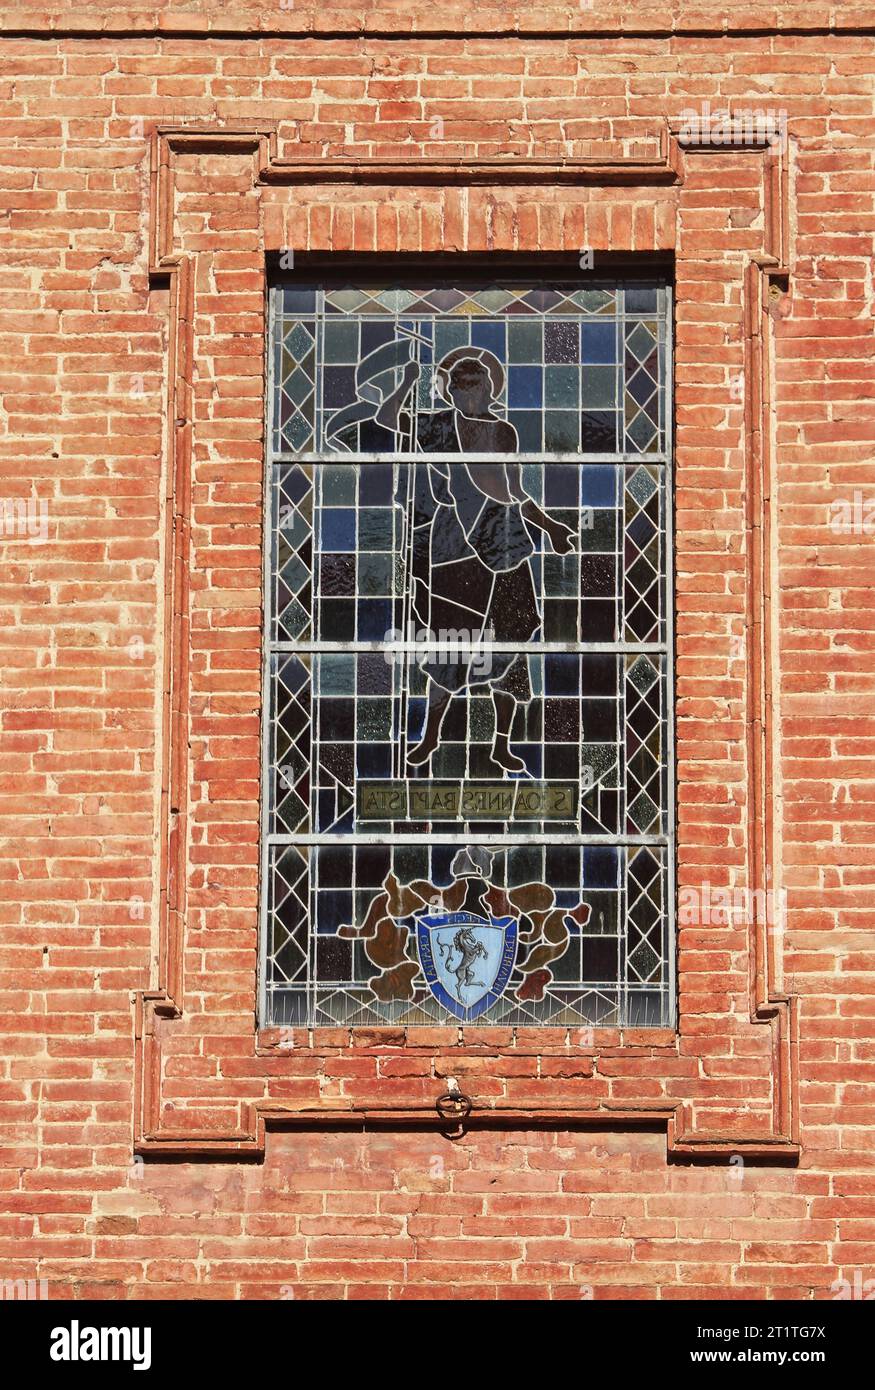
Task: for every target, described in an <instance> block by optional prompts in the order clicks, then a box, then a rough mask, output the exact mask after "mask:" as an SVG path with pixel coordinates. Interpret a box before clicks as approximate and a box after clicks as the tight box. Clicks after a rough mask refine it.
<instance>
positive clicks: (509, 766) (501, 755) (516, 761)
mask: <svg viewBox="0 0 875 1390" xmlns="http://www.w3.org/2000/svg"><path fill="white" fill-rule="evenodd" d="M492 761H493V762H494V763H495V764H496V765H497V766H498V767H500V768H502V769H503V770H504V771H505V772H525V770H526V765H525V763H524V762H523V761H522V760H521V759H520V758H518V757H517V756H516V754H515V753H511V751H510V748H509V747H508V742H507V739H506V738H503V737H502V736H501V734H499V735H498V736H497V737H496V740H495V742H494V743H493V745H492Z"/></svg>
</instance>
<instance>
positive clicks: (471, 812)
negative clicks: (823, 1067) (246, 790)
mask: <svg viewBox="0 0 875 1390" xmlns="http://www.w3.org/2000/svg"><path fill="white" fill-rule="evenodd" d="M670 307H671V306H670V289H669V287H668V285H667V284H665V283H663V282H661V281H655V280H647V281H643V280H642V281H637V280H627V281H623V282H622V283H616V282H614V283H611V284H598V283H594V282H593V281H591V280H589V279H586V280H584V278H583V277H581V280H580V281H578V282H577V283H574V282H571V283H568V284H555V285H554V284H551V285H550V286H545V285H543V284H534V283H532V282H531V281H529V282H523V281H507V282H504V281H502V282H501V283H498V284H496V283H488V282H486V281H481V282H480V283H469V282H468V281H467V280H463V279H462V278H461V277H460V279H459V281H458V282H457V283H443V284H439V285H435V284H432V285H431V286H425V287H423V286H420V285H416V284H410V283H406V282H403V281H399V283H397V284H395V285H389V286H386V285H385V284H383V285H367V284H361V285H359V284H356V285H350V284H348V283H322V284H314V283H301V282H300V281H298V280H297V279H296V280H294V282H287V283H285V284H281V285H277V286H276V287H275V288H274V289H273V290H272V294H271V326H270V349H269V351H270V377H271V411H270V421H269V436H270V462H269V476H268V483H267V493H268V497H267V508H266V513H267V528H268V535H267V571H266V572H267V579H268V582H267V614H266V622H265V633H266V644H265V710H266V717H265V720H264V729H265V738H264V791H263V932H264V935H263V949H262V983H263V1005H262V1007H263V1018H264V1020H265V1021H266V1022H269V1023H273V1024H305V1025H311V1026H318V1025H329V1026H332V1025H333V1026H338V1025H342V1026H354V1025H369V1026H374V1025H380V1024H391V1025H396V1026H397V1025H404V1026H410V1027H415V1026H418V1025H430V1026H434V1025H435V1024H453V1025H458V1024H466V1025H472V1026H478V1025H496V1024H503V1025H539V1026H544V1025H549V1026H555V1027H557V1028H576V1027H587V1026H594V1025H622V1024H629V1025H634V1026H649V1025H655V1026H665V1025H666V1024H668V1023H670V1022H671V1021H672V1020H673V1016H674V1003H673V959H672V945H671V942H672V931H671V918H672V901H673V887H672V884H673V848H672V845H673V840H672V830H673V807H672V768H671V730H672V711H671V695H672V681H671V677H670V672H671V659H672V648H671V635H672V634H671V608H670V602H671V583H670V579H671V563H670V562H671V551H670V496H671V491H670V437H671V430H670V322H671V313H670Z"/></svg>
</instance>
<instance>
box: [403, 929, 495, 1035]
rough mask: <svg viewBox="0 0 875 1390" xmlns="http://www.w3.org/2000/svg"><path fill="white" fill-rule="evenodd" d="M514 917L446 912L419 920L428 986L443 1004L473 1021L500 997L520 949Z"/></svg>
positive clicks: (418, 934) (465, 1020) (418, 936)
mask: <svg viewBox="0 0 875 1390" xmlns="http://www.w3.org/2000/svg"><path fill="white" fill-rule="evenodd" d="M517 940H518V937H517V922H516V919H515V918H514V917H479V916H477V915H476V914H475V913H473V912H445V913H440V914H437V915H434V916H429V917H424V916H423V917H418V918H417V920H416V944H417V947H418V949H419V960H420V963H421V965H422V973H423V974H424V975H425V978H426V982H427V983H428V987H429V989H430V990H431V992H432V994H433V995H434V997H435V999H437V1001H438V1003H439V1004H442V1005H443V1006H444V1008H445V1009H449V1011H450V1013H452V1014H455V1016H456V1018H458V1019H461V1021H462V1022H463V1023H471V1022H473V1020H474V1019H475V1018H477V1017H479V1015H480V1014H482V1013H485V1012H486V1010H487V1009H490V1008H491V1007H492V1005H493V1004H494V1003H496V1001H497V1000H498V999H500V998H501V996H502V994H503V993H504V991H505V989H506V988H507V982H508V980H509V979H510V972H511V971H512V970H513V967H514V962H515V961H516V954H517Z"/></svg>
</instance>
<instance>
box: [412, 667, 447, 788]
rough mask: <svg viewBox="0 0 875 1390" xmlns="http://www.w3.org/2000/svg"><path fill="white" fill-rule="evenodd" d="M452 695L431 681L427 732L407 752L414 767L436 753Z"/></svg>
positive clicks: (426, 724)
mask: <svg viewBox="0 0 875 1390" xmlns="http://www.w3.org/2000/svg"><path fill="white" fill-rule="evenodd" d="M451 699H452V696H451V695H450V693H449V691H447V690H441V688H440V686H437V685H435V683H434V681H431V682H430V684H429V688H428V716H427V718H426V721H425V732H424V733H423V735H422V739H421V740H420V742H419V743H418V744H417V745H416V747H415V748H413V749H411V751H410V752H409V753H408V754H407V761H408V762H409V763H412V765H413V766H414V767H419V765H420V764H421V763H424V762H426V761H427V760H428V759H429V758H430V757H431V755H432V753H434V751H435V749H436V748H437V746H438V744H439V743H440V741H441V725H442V724H443V722H444V715H445V714H446V712H447V709H448V708H449V704H450V700H451Z"/></svg>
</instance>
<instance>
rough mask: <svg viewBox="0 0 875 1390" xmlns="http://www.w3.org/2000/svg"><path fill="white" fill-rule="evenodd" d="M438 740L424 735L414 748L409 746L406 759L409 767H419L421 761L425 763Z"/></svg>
mask: <svg viewBox="0 0 875 1390" xmlns="http://www.w3.org/2000/svg"><path fill="white" fill-rule="evenodd" d="M438 742H439V740H438V739H436V738H435V739H431V738H428V737H427V736H426V737H425V738H424V739H423V740H422V743H418V744H417V745H416V747H415V748H411V750H410V752H409V753H408V754H407V761H408V762H409V763H410V765H411V767H421V766H422V764H423V763H427V762H428V760H429V758H430V757H431V755H432V753H434V752H435V751H436V749H437V746H438Z"/></svg>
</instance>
